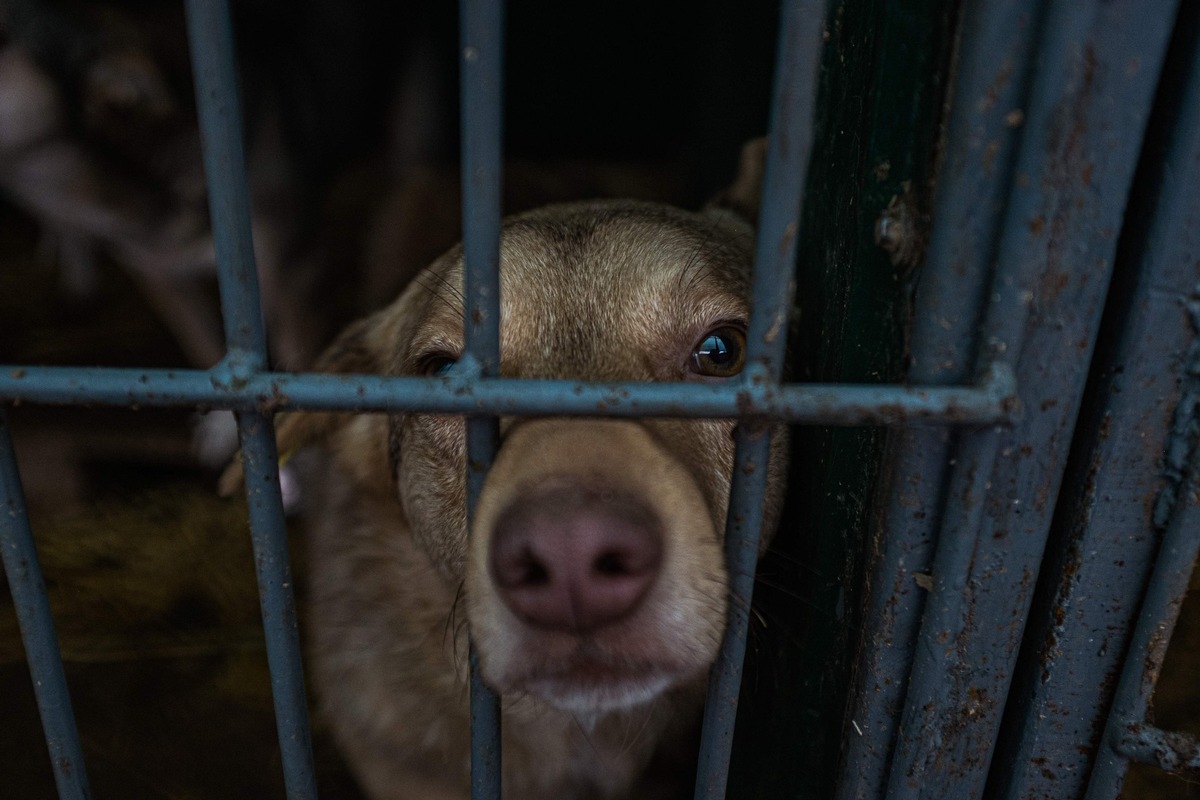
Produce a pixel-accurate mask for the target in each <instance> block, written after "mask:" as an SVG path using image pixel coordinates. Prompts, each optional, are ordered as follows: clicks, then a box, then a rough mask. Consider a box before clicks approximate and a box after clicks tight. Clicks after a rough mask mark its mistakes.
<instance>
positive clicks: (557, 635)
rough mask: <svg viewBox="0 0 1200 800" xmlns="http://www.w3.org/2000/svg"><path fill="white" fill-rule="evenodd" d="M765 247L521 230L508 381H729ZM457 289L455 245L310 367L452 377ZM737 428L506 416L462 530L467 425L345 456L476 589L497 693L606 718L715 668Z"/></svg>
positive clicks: (421, 542) (504, 365)
mask: <svg viewBox="0 0 1200 800" xmlns="http://www.w3.org/2000/svg"><path fill="white" fill-rule="evenodd" d="M753 238H754V236H753V229H752V228H751V226H750V225H749V224H748V223H747V222H745V221H744V220H742V219H741V218H739V217H737V216H735V215H733V214H730V213H728V212H724V211H710V212H705V213H695V214H693V213H687V212H683V211H679V210H676V209H672V208H669V207H666V206H658V205H650V204H640V203H631V202H594V203H580V204H570V205H560V206H550V207H547V208H544V209H541V210H539V211H534V212H530V213H527V214H524V215H521V216H518V217H514V218H511V219H509V220H508V221H506V223H505V225H504V227H503V230H502V235H501V267H500V275H501V325H500V329H501V373H502V374H503V375H505V376H512V377H521V378H534V379H536V378H563V379H578V380H590V381H685V382H687V381H690V382H707V383H720V382H726V381H731V380H738V379H739V377H740V373H741V370H742V366H743V362H744V358H745V344H746V342H745V330H746V323H747V315H748V311H749V309H748V302H747V296H748V293H749V287H750V279H751V270H752V263H751V262H752V250H753ZM461 286H462V253H461V249H455V250H452V251H451V252H449V253H447V254H446V255H445V256H443V257H442V258H441V259H439V260H438V261H436V262H435V263H434V264H433V265H432V266H430V267H429V268H428V269H427V270H426V271H425V272H423V273H422V274H421V275H420V276H419V277H418V279H417V280H416V281H415V283H414V284H413V285H412V286H410V287H409V289H407V290H406V291H405V292H404V294H402V295H401V297H400V298H399V299H398V300H397V301H396V302H395V303H393V304H392V306H390V307H389V308H387V309H385V310H384V311H381V312H379V313H377V314H376V315H374V316H373V317H370V318H368V319H367V320H364V321H363V322H361V323H359V324H357V325H355V326H353V327H352V328H350V329H349V330H348V331H347V332H346V333H345V334H343V336H342V337H341V338H340V339H339V341H338V342H337V343H335V345H334V346H333V347H332V348H331V349H330V350H329V351H327V353H326V355H325V357H324V358H323V363H322V364H319V365H318V368H320V369H324V370H331V371H339V372H383V373H387V374H396V375H426V376H437V375H439V374H442V373H444V372H445V371H446V370H447V369H448V368H450V367H451V366H452V365H453V363H454V362H455V360H456V359H457V358H458V357H459V356H460V355H461V353H462V348H463V304H462V296H461ZM317 416H318V417H319V415H317ZM311 419H312V417H311V415H294V416H291V417H289V418H288V419H287V420H286V421H285V423H284V424H283V425H282V426H281V430H280V438H281V443H282V444H283V446H284V448H285V449H287V447H288V441H287V440H289V439H292V440H296V439H303V438H306V437H305V435H304V434H302V433H301V432H300V431H301V430H302V428H303V426H305V425H309V426H319V425H320V424H321V423H317V422H312V421H308V422H306V421H305V420H311ZM326 422H328V418H326ZM734 425H735V423H734V422H733V421H732V420H691V419H630V420H624V419H612V418H608V419H605V418H573V419H568V418H531V419H526V418H504V419H502V420H501V425H500V429H501V444H500V449H499V452H498V455H497V459H496V462H495V464H494V466H493V467H492V469H491V471H490V472H489V474H488V477H487V479H486V482H485V484H484V488H483V491H482V494H481V497H480V499H479V503H478V507H477V509H476V513H475V516H474V520H473V522H472V529H471V531H470V534H469V535H468V525H467V515H466V487H465V484H466V470H467V464H466V457H465V423H464V421H463V419H462V418H461V417H458V416H455V415H442V414H430V413H406V414H399V415H394V416H392V417H390V418H388V419H387V421H386V424H385V423H384V422H383V421H382V420H380V418H378V417H357V418H354V419H353V420H352V421H350V422H348V423H346V424H345V425H343V426H342V427H341V428H340V430H341V433H339V434H336V435H337V436H340V437H341V438H340V439H338V440H336V441H335V443H334V445H333V449H334V451H335V456H336V458H337V460H338V461H339V462H340V463H341V465H342V469H343V471H345V472H347V473H348V474H351V475H358V477H357V478H356V480H358V481H359V482H360V484H361V485H362V486H364V487H367V486H370V487H371V488H372V491H377V492H383V491H387V492H391V493H394V494H395V496H396V497H397V498H398V500H399V503H400V506H401V507H402V512H403V518H404V520H405V522H406V523H407V527H408V529H409V532H410V534H411V536H412V539H413V541H414V542H415V544H416V546H417V547H418V548H419V550H420V551H421V552H423V554H424V556H425V557H427V559H428V561H429V562H430V564H431V565H432V567H433V568H434V570H435V571H436V572H437V574H438V575H439V576H440V579H441V581H442V582H444V584H445V585H446V587H447V588H448V590H449V591H450V592H451V593H453V592H456V591H458V590H459V588H460V587H461V588H462V589H463V591H464V595H463V596H464V597H465V608H466V614H467V619H468V622H469V629H470V634H471V637H472V640H473V642H474V643H475V645H476V648H477V651H478V654H479V657H480V662H481V665H482V668H483V674H484V677H485V680H486V681H487V682H488V683H489V684H490V685H491V686H492V687H493V688H494V689H496V690H497V691H499V692H500V693H502V694H506V695H523V696H532V697H534V698H538V699H540V700H542V701H544V702H546V703H548V704H550V705H552V706H554V707H557V708H560V709H563V710H567V711H570V712H573V713H583V714H585V715H598V714H602V713H604V712H606V711H609V710H616V709H620V708H628V707H631V706H635V705H638V704H641V703H643V702H645V701H648V700H650V699H652V698H654V697H656V696H658V695H659V694H661V693H662V692H664V691H666V690H668V689H670V688H672V687H676V686H680V685H681V684H689V685H692V686H695V685H696V683H697V680H696V679H700V678H702V676H703V675H704V674H705V672H706V670H707V669H708V667H709V665H710V664H711V663H712V661H713V659H714V657H715V655H716V652H717V649H718V647H719V644H720V640H721V636H722V634H723V632H724V629H725V620H726V610H727V573H726V568H725V564H724V556H723V545H722V536H723V533H724V528H725V517H726V512H727V508H728V500H729V487H730V480H731V472H732V468H733V467H732V464H733V447H734V443H733V437H732V433H733V429H734ZM385 428H386V431H385V430H384V429H385ZM347 431H349V433H347ZM771 435H772V437H773V448H772V456H771V460H770V463H769V465H768V472H769V480H768V484H769V490H768V493H767V497H766V498H765V501H764V502H765V504H766V514H765V518H766V523H765V525H764V543H765V539H766V538H767V537H768V536H769V532H770V531H772V530H773V529H774V526H775V522H776V519H777V512H778V508H779V505H780V499H781V494H782V491H781V487H782V482H783V471H784V461H785V456H784V452H783V439H784V426H782V425H779V426H776V427H775V428H774V429H773V431H772V432H771ZM381 439H382V440H383V441H381ZM385 445H386V453H387V455H386V457H384V455H383V453H384V449H385ZM372 465H376V466H372ZM389 466H390V469H388V467H389ZM397 535H405V533H404V532H403V531H400V532H397ZM447 613H449V609H447Z"/></svg>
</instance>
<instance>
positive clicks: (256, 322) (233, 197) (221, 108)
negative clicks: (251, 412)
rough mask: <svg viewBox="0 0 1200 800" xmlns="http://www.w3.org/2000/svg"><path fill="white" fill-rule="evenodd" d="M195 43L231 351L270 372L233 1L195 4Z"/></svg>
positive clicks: (190, 16)
mask: <svg viewBox="0 0 1200 800" xmlns="http://www.w3.org/2000/svg"><path fill="white" fill-rule="evenodd" d="M186 7H187V26H188V43H189V45H190V47H191V51H192V76H193V81H194V84H195V90H196V111H197V113H198V114H199V126H200V142H201V144H202V145H203V150H204V175H205V178H206V180H207V184H208V208H209V214H210V215H211V219H212V233H213V246H214V248H215V251H216V257H217V274H218V277H219V285H220V292H221V311H222V313H223V314H224V318H225V346H226V347H227V348H229V350H231V351H234V352H237V353H238V354H239V355H240V356H241V358H243V359H245V361H246V366H247V367H248V368H252V369H262V368H264V367H266V365H267V360H266V352H267V348H266V335H265V333H264V326H263V317H262V308H261V306H260V304H259V293H258V273H257V271H256V269H255V266H254V238H253V235H252V233H251V229H250V193H249V191H248V190H247V183H246V161H245V155H244V154H243V151H242V109H241V93H240V92H239V91H238V78H237V66H236V63H235V61H234V52H233V28H232V24H231V22H230V18H229V7H228V3H227V2H226V0H187V6H186Z"/></svg>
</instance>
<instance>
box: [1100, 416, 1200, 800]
mask: <svg viewBox="0 0 1200 800" xmlns="http://www.w3.org/2000/svg"><path fill="white" fill-rule="evenodd" d="M1194 402H1195V403H1196V404H1197V405H1200V397H1196V398H1194ZM1190 472H1191V474H1190V475H1189V476H1188V478H1187V482H1186V484H1185V486H1184V487H1183V489H1184V490H1183V491H1182V492H1181V493H1180V496H1179V497H1178V499H1177V500H1176V505H1175V507H1174V509H1173V513H1172V514H1171V522H1170V525H1169V526H1168V527H1167V531H1166V533H1165V534H1164V535H1163V541H1162V546H1161V548H1160V550H1159V553H1158V560H1157V562H1156V563H1155V566H1154V572H1153V573H1152V574H1151V577H1150V586H1149V589H1148V590H1147V591H1146V598H1145V600H1143V602H1142V608H1141V611H1140V613H1139V614H1138V621H1137V627H1136V628H1135V629H1134V632H1133V638H1132V640H1131V642H1130V645H1129V652H1128V655H1127V656H1126V658H1125V669H1124V670H1123V671H1122V672H1121V680H1120V682H1119V683H1118V684H1117V692H1116V696H1115V697H1114V698H1113V705H1112V711H1111V712H1110V713H1109V716H1108V723H1107V724H1106V726H1105V728H1104V739H1103V742H1102V744H1101V747H1100V750H1099V752H1098V753H1097V755H1096V763H1095V764H1094V765H1093V767H1092V774H1091V777H1090V779H1089V780H1088V788H1087V794H1086V795H1085V798H1086V800H1113V798H1115V797H1117V795H1118V794H1120V791H1121V785H1122V783H1123V782H1124V780H1125V770H1126V769H1127V768H1128V766H1129V761H1128V755H1127V754H1126V753H1123V752H1122V739H1123V738H1125V737H1126V736H1128V735H1130V734H1131V733H1133V732H1134V731H1136V728H1137V725H1138V724H1139V723H1141V722H1143V721H1144V720H1145V719H1146V712H1147V711H1148V709H1149V707H1150V699H1151V696H1152V694H1153V692H1154V684H1155V682H1156V680H1157V678H1158V672H1159V669H1160V668H1161V667H1162V662H1163V656H1164V655H1166V652H1167V645H1168V644H1170V642H1171V631H1172V629H1173V628H1174V627H1175V621H1176V619H1177V618H1178V616H1179V608H1180V606H1181V604H1182V602H1183V596H1184V595H1185V594H1187V589H1188V579H1189V578H1190V577H1191V574H1192V569H1193V568H1194V566H1195V564H1196V558H1197V556H1200V449H1197V450H1196V451H1195V452H1194V453H1193V457H1192V462H1191V465H1190Z"/></svg>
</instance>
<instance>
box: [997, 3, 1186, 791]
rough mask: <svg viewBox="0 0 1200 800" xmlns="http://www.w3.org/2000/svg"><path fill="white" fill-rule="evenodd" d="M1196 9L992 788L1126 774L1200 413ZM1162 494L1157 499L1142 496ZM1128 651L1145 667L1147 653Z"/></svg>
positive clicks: (1164, 103) (1133, 214) (1144, 177)
mask: <svg viewBox="0 0 1200 800" xmlns="http://www.w3.org/2000/svg"><path fill="white" fill-rule="evenodd" d="M1198 11H1200V7H1197V6H1195V4H1192V6H1191V8H1190V9H1189V10H1184V11H1181V15H1182V16H1183V17H1187V16H1190V17H1191V25H1190V28H1191V31H1192V39H1193V41H1192V42H1191V52H1190V54H1187V55H1189V56H1190V59H1187V58H1181V56H1182V55H1184V53H1181V52H1180V51H1179V49H1178V46H1179V45H1180V44H1181V43H1182V42H1183V40H1182V39H1181V38H1180V37H1179V36H1178V35H1177V36H1176V40H1175V43H1174V44H1173V47H1175V48H1176V51H1175V52H1173V53H1172V55H1171V56H1169V59H1170V60H1169V61H1168V66H1167V69H1166V71H1164V74H1163V78H1162V80H1161V83H1162V85H1163V87H1164V88H1165V89H1168V91H1165V92H1164V91H1160V93H1159V99H1158V101H1157V102H1158V104H1159V108H1157V109H1156V116H1155V118H1154V119H1153V120H1152V122H1151V131H1152V132H1153V131H1158V132H1159V133H1160V134H1161V137H1162V138H1161V139H1159V140H1149V141H1148V142H1147V145H1146V148H1145V149H1146V152H1147V153H1154V157H1153V158H1145V157H1144V158H1143V165H1142V167H1141V168H1140V169H1139V172H1138V176H1137V183H1135V186H1134V192H1135V194H1134V199H1133V201H1131V204H1130V209H1129V211H1128V212H1127V214H1126V222H1125V230H1124V232H1123V233H1122V243H1121V252H1120V255H1119V257H1118V259H1117V263H1116V275H1115V276H1114V285H1113V288H1112V289H1111V290H1110V292H1109V300H1108V308H1107V309H1106V311H1105V322H1104V325H1105V328H1106V329H1110V330H1111V336H1110V338H1109V340H1107V341H1106V340H1102V341H1101V343H1100V344H1099V345H1098V350H1097V357H1096V359H1095V363H1094V365H1093V368H1092V372H1093V374H1094V375H1095V376H1096V377H1095V378H1094V379H1093V383H1092V385H1091V386H1090V388H1089V390H1088V395H1089V397H1088V400H1087V402H1086V403H1085V405H1084V409H1083V411H1082V412H1081V414H1080V424H1079V425H1078V426H1077V428H1078V429H1079V431H1080V432H1079V433H1077V434H1076V441H1075V444H1074V445H1073V447H1074V451H1073V452H1072V454H1071V458H1070V461H1069V464H1068V469H1067V476H1066V479H1065V481H1064V490H1063V493H1062V500H1060V505H1061V506H1063V508H1062V509H1060V511H1059V512H1058V513H1057V515H1056V520H1055V527H1054V529H1053V530H1052V532H1051V537H1052V538H1051V543H1052V544H1051V546H1050V547H1048V548H1047V558H1046V560H1045V566H1043V568H1042V569H1043V578H1042V579H1041V581H1040V585H1039V587H1038V591H1037V593H1036V595H1035V598H1034V603H1033V607H1032V611H1031V614H1030V621H1029V629H1028V632H1027V633H1026V636H1025V642H1024V645H1023V652H1022V654H1021V660H1020V662H1019V664H1018V669H1017V672H1016V675H1015V677H1014V684H1013V691H1012V693H1011V694H1012V698H1013V699H1012V700H1011V701H1010V705H1009V708H1008V709H1007V710H1006V719H1005V724H1004V727H1003V728H1002V729H1001V736H1000V745H999V747H998V750H997V754H996V758H997V764H998V765H999V766H1000V768H998V769H996V770H994V774H993V778H992V781H991V785H990V787H989V788H990V789H993V790H994V791H990V792H989V794H991V795H992V796H994V797H997V798H1001V797H1007V798H1024V797H1040V796H1047V795H1050V794H1055V795H1059V794H1061V795H1063V796H1072V797H1076V796H1080V795H1081V794H1082V793H1083V791H1084V789H1085V787H1086V786H1087V784H1088V780H1089V778H1088V776H1089V774H1091V773H1092V765H1093V762H1094V761H1095V760H1096V758H1097V757H1098V756H1099V757H1100V758H1107V759H1111V760H1112V761H1113V762H1114V763H1112V764H1110V765H1109V766H1108V767H1106V768H1104V769H1100V770H1098V772H1097V773H1095V777H1094V778H1093V779H1092V782H1093V783H1095V782H1096V781H1097V780H1106V781H1108V786H1107V792H1108V794H1107V796H1109V797H1115V796H1116V793H1117V791H1118V790H1119V787H1120V781H1121V779H1122V778H1123V776H1124V771H1125V770H1124V766H1123V762H1122V761H1121V760H1120V759H1113V758H1112V753H1111V748H1110V744H1109V743H1110V741H1111V740H1108V741H1106V740H1103V739H1102V732H1103V729H1104V720H1105V718H1106V716H1107V715H1108V713H1109V708H1110V705H1111V704H1112V702H1113V693H1114V690H1115V688H1116V686H1117V683H1118V678H1119V676H1120V672H1121V669H1122V666H1121V665H1122V661H1123V659H1125V658H1126V654H1127V653H1128V652H1130V651H1129V642H1130V640H1131V636H1132V635H1133V630H1134V626H1135V623H1136V622H1137V614H1138V607H1139V605H1141V603H1142V602H1143V597H1145V595H1146V586H1147V581H1148V580H1149V578H1150V575H1151V571H1152V570H1153V568H1154V563H1155V558H1156V556H1157V555H1158V551H1159V543H1160V541H1161V539H1162V533H1163V530H1164V528H1165V527H1166V524H1167V520H1168V517H1169V515H1168V514H1164V513H1163V512H1162V507H1163V504H1164V501H1166V502H1167V504H1168V506H1169V505H1170V504H1172V503H1179V502H1181V500H1180V497H1181V493H1183V494H1186V485H1185V484H1184V482H1183V481H1181V480H1180V478H1182V477H1183V476H1184V475H1186V472H1187V455H1186V454H1187V453H1188V452H1189V451H1190V450H1191V449H1192V448H1193V447H1194V446H1195V445H1194V442H1193V441H1192V440H1194V434H1193V435H1189V434H1188V432H1187V429H1188V425H1189V424H1194V423H1191V420H1193V419H1194V418H1195V415H1197V414H1200V408H1197V403H1198V402H1200V341H1197V335H1198V334H1200V287H1197V285H1196V284H1197V280H1198V279H1200V273H1198V272H1197V270H1196V265H1195V260H1194V256H1193V254H1195V253H1196V252H1200V187H1197V185H1196V181H1195V176H1196V175H1197V174H1200V52H1198V51H1197V49H1196V47H1195V44H1196V43H1195V39H1196V27H1197V25H1196V23H1197V21H1200V13H1198ZM1183 27H1186V26H1183V25H1182V17H1181V23H1180V25H1177V31H1178V32H1182V28H1183ZM1189 60H1190V63H1189ZM1180 62H1182V63H1180ZM1189 73H1190V79H1189ZM1175 86H1181V87H1184V91H1183V93H1182V96H1181V93H1180V92H1179V91H1178V90H1176V89H1173V88H1169V87H1175ZM1176 115H1177V116H1176ZM1168 132H1169V133H1168ZM1164 139H1165V141H1164ZM1189 341H1190V343H1191V349H1190V352H1189ZM1151 387H1153V388H1151ZM1173 416H1174V417H1175V418H1176V420H1177V421H1176V424H1175V425H1174V427H1172V426H1171V425H1170V424H1168V421H1169V420H1171V419H1172V417H1173ZM1155 492H1157V496H1158V502H1147V498H1149V497H1153V496H1154V494H1155ZM1182 502H1186V500H1184V501H1182ZM1193 556H1194V554H1193ZM1186 563H1188V564H1190V563H1191V561H1190V560H1187V562H1186ZM1185 575H1186V572H1185ZM1183 589H1186V577H1185V578H1184V583H1183ZM1183 589H1181V590H1180V595H1178V597H1180V598H1181V597H1182V591H1183ZM1132 659H1133V660H1132V662H1130V663H1132V664H1135V665H1139V664H1142V663H1143V661H1144V659H1145V653H1139V652H1138V651H1137V650H1134V651H1132ZM1141 710H1142V711H1144V708H1142V709H1141ZM1139 714H1140V712H1139ZM1139 718H1140V716H1136V715H1135V716H1133V717H1126V718H1124V721H1129V720H1133V719H1139ZM1102 776H1105V777H1102ZM1094 791H1097V792H1099V793H1100V794H1101V795H1102V796H1103V795H1104V792H1103V791H1101V790H1100V789H1099V788H1098V787H1097V788H1096V789H1095V790H1094Z"/></svg>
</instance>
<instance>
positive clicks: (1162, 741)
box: [1117, 724, 1200, 775]
mask: <svg viewBox="0 0 1200 800" xmlns="http://www.w3.org/2000/svg"><path fill="white" fill-rule="evenodd" d="M1117 750H1118V752H1120V754H1121V755H1123V756H1124V757H1125V758H1128V759H1130V760H1131V761H1139V762H1141V763H1143V764H1150V765H1152V766H1155V767H1158V768H1159V769H1161V770H1163V771H1164V772H1171V773H1189V772H1191V773H1195V774H1197V775H1200V739H1197V738H1196V737H1195V736H1192V735H1191V734H1187V733H1181V732H1176V731H1164V730H1162V729H1160V728H1156V727H1154V726H1153V725H1144V724H1133V725H1129V726H1128V727H1126V728H1125V733H1124V734H1123V735H1122V736H1121V739H1120V742H1119V743H1118V745H1117Z"/></svg>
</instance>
